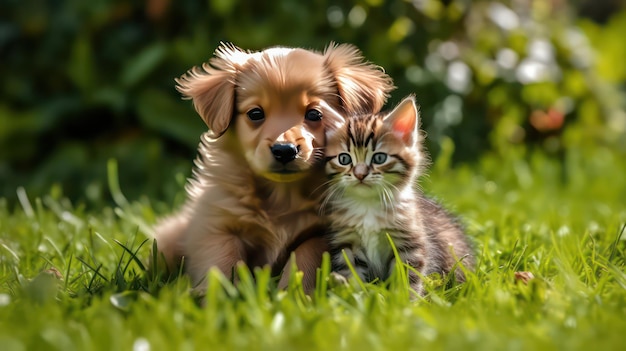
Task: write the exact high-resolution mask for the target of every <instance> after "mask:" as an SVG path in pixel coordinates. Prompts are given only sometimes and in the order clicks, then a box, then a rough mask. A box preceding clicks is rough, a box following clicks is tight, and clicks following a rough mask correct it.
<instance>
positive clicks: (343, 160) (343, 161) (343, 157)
mask: <svg viewBox="0 0 626 351" xmlns="http://www.w3.org/2000/svg"><path fill="white" fill-rule="evenodd" d="M337 161H339V164H340V165H343V166H347V165H349V164H351V163H352V157H350V155H348V154H347V153H345V152H344V153H341V154H339V155H337Z"/></svg>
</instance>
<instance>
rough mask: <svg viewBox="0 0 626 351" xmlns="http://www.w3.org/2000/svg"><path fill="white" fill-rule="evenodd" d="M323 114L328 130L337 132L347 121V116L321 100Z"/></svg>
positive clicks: (325, 127)
mask: <svg viewBox="0 0 626 351" xmlns="http://www.w3.org/2000/svg"><path fill="white" fill-rule="evenodd" d="M320 107H321V108H322V115H323V121H324V129H325V130H326V132H335V131H336V130H338V129H340V128H341V127H342V126H343V124H344V123H345V121H346V118H345V117H344V116H343V115H341V114H340V113H339V112H337V111H336V110H335V109H334V108H332V107H331V106H330V105H329V104H327V103H326V102H325V101H320Z"/></svg>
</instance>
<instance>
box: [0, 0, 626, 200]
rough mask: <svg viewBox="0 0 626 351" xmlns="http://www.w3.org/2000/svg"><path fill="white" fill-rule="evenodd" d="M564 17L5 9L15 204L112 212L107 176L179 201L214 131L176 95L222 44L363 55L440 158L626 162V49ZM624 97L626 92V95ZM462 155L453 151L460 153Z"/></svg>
mask: <svg viewBox="0 0 626 351" xmlns="http://www.w3.org/2000/svg"><path fill="white" fill-rule="evenodd" d="M575 10H576V9H575V8H572V7H570V5H569V4H568V3H567V2H563V1H503V2H499V1H473V2H472V1H469V0H447V1H439V0H415V1H406V0H391V1H383V0H357V1H333V2H331V1H328V0H315V1H308V2H305V1H298V0H278V1H274V2H261V1H244V0H209V1H192V0H178V1H172V0H146V1H121V0H96V1H89V2H85V1H79V0H66V1H49V0H26V1H18V0H4V1H2V2H1V3H0V62H1V63H0V77H2V80H1V81H0V197H8V198H14V194H15V189H16V187H17V186H19V185H23V186H25V187H26V189H27V191H28V192H29V193H31V194H41V193H43V192H45V191H47V189H49V188H50V185H51V184H60V185H61V186H62V189H63V191H64V192H65V194H66V195H68V196H70V197H72V198H81V199H85V200H88V201H90V202H91V201H96V202H97V201H102V200H103V199H106V198H108V195H107V194H108V192H107V189H106V185H105V184H106V160H107V159H109V158H116V159H118V161H119V164H120V176H121V183H122V189H123V190H124V192H125V193H126V194H127V195H128V196H129V197H131V198H136V197H138V196H140V195H141V194H146V193H147V194H150V195H151V196H154V197H156V198H165V199H171V198H172V197H173V195H174V194H175V193H176V192H177V191H179V190H180V183H181V182H182V179H179V182H178V183H175V182H172V179H174V178H173V175H174V174H177V173H182V174H188V173H189V169H190V166H191V160H192V158H193V156H194V154H195V146H196V143H197V141H198V140H199V135H200V133H202V132H203V131H204V129H205V126H204V125H203V123H202V122H201V120H200V119H199V118H198V117H197V116H196V115H195V112H194V110H193V108H192V107H191V104H190V103H189V102H185V101H180V97H179V96H178V94H177V93H176V92H175V90H174V82H173V79H174V78H175V77H177V76H180V75H181V74H183V73H184V72H185V71H186V70H187V69H189V68H191V67H192V66H194V65H198V64H200V63H202V62H204V61H206V60H207V59H208V58H209V57H210V56H211V54H212V52H213V50H214V49H215V47H216V46H217V45H218V44H219V42H220V41H231V42H233V43H235V44H236V45H238V46H240V47H242V48H245V49H251V50H257V49H262V48H265V47H268V46H273V45H285V46H300V47H306V48H314V49H318V50H322V49H323V48H324V47H325V46H326V45H327V44H328V43H329V42H330V41H337V42H349V43H353V44H355V45H357V46H358V47H359V48H360V49H361V50H363V52H364V55H365V56H366V57H367V59H369V60H370V61H372V62H374V63H376V64H378V65H380V66H382V67H384V68H385V70H386V71H387V72H388V73H389V74H390V75H391V76H392V77H393V78H394V80H395V82H396V85H397V86H398V89H397V90H396V91H395V92H394V93H393V97H392V99H391V100H390V103H395V102H397V101H399V100H400V99H401V98H402V97H404V96H405V95H408V94H410V93H415V94H416V95H417V98H418V100H419V102H420V104H421V105H422V115H423V126H424V128H425V129H426V130H427V132H428V138H429V148H430V150H431V153H433V154H434V155H435V156H436V155H437V154H438V153H439V152H440V151H441V150H442V147H443V148H444V149H445V148H446V147H447V148H448V149H449V148H451V147H454V148H455V150H456V151H455V152H454V161H455V162H459V161H472V160H475V159H477V158H478V157H479V156H480V154H481V153H482V152H485V151H487V150H492V151H494V152H496V153H500V154H502V155H503V156H506V155H508V154H509V151H510V150H511V149H516V150H517V149H520V148H521V149H525V148H527V147H532V148H535V147H538V148H543V149H545V150H546V152H548V153H552V154H555V155H559V154H561V152H562V151H563V150H564V149H566V148H567V147H569V146H571V145H579V146H585V145H589V146H593V145H598V144H601V145H608V146H610V147H616V148H620V149H621V150H626V137H625V132H624V131H625V130H626V115H625V113H624V109H623V107H624V106H623V103H622V101H623V100H624V99H623V88H624V81H625V78H626V72H625V70H624V66H623V64H622V62H623V57H624V54H623V51H624V46H623V45H622V43H623V33H624V29H625V28H626V12H624V11H622V12H621V13H619V14H616V15H615V16H613V17H611V19H610V20H609V22H608V23H607V24H606V25H599V24H597V23H595V22H593V21H592V20H589V19H585V20H582V21H581V20H579V19H577V18H576V17H577V16H576V14H575ZM620 88H622V89H621V90H620ZM450 141H453V143H451V142H450Z"/></svg>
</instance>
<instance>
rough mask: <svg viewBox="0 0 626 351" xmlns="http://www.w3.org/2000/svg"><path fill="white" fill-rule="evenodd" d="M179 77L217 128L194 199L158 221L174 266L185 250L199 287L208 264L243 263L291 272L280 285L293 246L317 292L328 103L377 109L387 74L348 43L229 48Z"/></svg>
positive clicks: (203, 150)
mask: <svg viewBox="0 0 626 351" xmlns="http://www.w3.org/2000/svg"><path fill="white" fill-rule="evenodd" d="M176 82H177V89H178V91H180V92H181V93H182V94H183V96H184V97H185V98H187V99H190V100H192V101H193V105H194V107H195V109H196V111H197V112H198V114H199V115H200V117H202V119H203V120H204V122H205V123H206V124H207V126H208V127H209V131H208V132H206V133H204V134H203V135H202V137H201V141H200V145H199V147H198V157H197V159H196V160H195V167H194V169H193V175H192V177H191V179H189V181H188V184H187V187H186V191H187V195H188V198H187V201H186V203H185V204H184V206H183V208H182V209H181V210H180V212H178V213H177V214H175V215H173V216H171V217H169V218H166V219H165V220H163V221H161V223H160V224H158V225H157V226H156V228H155V233H154V235H155V239H156V241H157V246H158V250H159V251H160V254H161V257H163V258H164V259H165V263H166V264H167V267H168V268H169V269H170V270H173V269H175V267H176V266H177V265H178V264H179V263H180V261H181V257H183V256H184V257H185V259H184V263H185V268H186V272H187V273H188V274H189V276H190V277H191V281H192V284H193V285H194V287H195V288H196V289H197V290H199V291H200V292H202V291H203V290H204V288H205V285H206V281H205V279H206V274H207V272H208V270H209V269H211V268H213V267H215V268H217V269H219V270H220V271H222V272H223V273H224V274H225V275H226V276H228V277H231V276H232V274H233V270H234V267H235V266H236V265H237V264H238V263H239V262H243V263H244V264H247V265H248V266H249V267H257V266H266V265H268V266H270V267H272V271H273V272H274V273H276V274H279V273H281V272H283V277H282V278H281V281H280V282H279V285H282V286H284V285H285V284H286V278H287V277H288V276H289V273H286V272H284V270H287V269H289V267H291V262H288V259H289V257H290V254H291V252H294V253H295V258H296V262H295V264H296V267H297V268H298V269H299V270H301V271H303V273H304V278H303V285H304V287H305V289H307V290H310V289H312V288H313V287H314V286H315V271H316V268H317V267H318V266H319V264H320V262H321V257H322V253H323V252H324V251H325V250H326V243H325V241H324V240H323V239H322V238H321V236H322V234H323V233H324V227H323V225H322V222H321V220H320V218H319V215H318V208H317V205H316V201H315V199H314V198H313V196H312V192H313V191H314V190H316V189H317V188H318V187H320V186H321V185H322V183H323V181H324V179H325V176H324V171H323V168H322V167H323V166H322V161H323V160H322V159H323V154H324V145H325V125H326V123H328V121H326V120H325V119H326V116H324V115H323V113H322V109H321V108H320V106H321V104H327V105H329V106H331V107H332V108H334V109H337V110H339V111H343V112H345V114H346V115H350V114H354V113H364V112H368V111H369V112H375V111H378V110H380V109H381V108H382V106H383V104H384V103H385V101H386V99H387V96H388V93H389V91H391V89H393V85H392V82H391V79H390V78H389V77H388V76H387V75H386V74H385V73H384V72H383V71H382V70H381V69H380V68H379V67H377V66H374V65H372V64H371V63H368V62H364V59H363V57H362V55H361V53H360V52H359V51H358V50H357V49H356V48H355V47H353V46H351V45H346V44H343V45H336V44H331V45H330V46H328V47H327V48H326V50H325V51H324V52H322V53H320V52H315V51H309V50H304V49H299V48H284V47H276V48H270V49H266V50H263V51H259V52H248V51H244V50H241V49H240V48H237V47H235V46H233V45H231V44H222V45H221V46H220V47H218V48H217V50H216V51H215V54H214V57H213V58H211V59H210V60H209V62H208V63H205V64H203V65H202V66H201V67H194V68H192V69H191V70H189V71H188V72H187V73H186V74H185V75H183V76H182V77H180V78H178V79H177V80H176Z"/></svg>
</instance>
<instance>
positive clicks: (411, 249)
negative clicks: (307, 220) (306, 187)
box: [322, 96, 474, 294]
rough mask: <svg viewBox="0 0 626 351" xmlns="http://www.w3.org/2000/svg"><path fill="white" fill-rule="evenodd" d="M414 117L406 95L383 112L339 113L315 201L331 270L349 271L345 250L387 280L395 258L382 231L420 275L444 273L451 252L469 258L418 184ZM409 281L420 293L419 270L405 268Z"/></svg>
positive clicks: (364, 274) (452, 225)
mask: <svg viewBox="0 0 626 351" xmlns="http://www.w3.org/2000/svg"><path fill="white" fill-rule="evenodd" d="M418 118H419V113H418V110H417V107H416V105H415V100H414V98H413V97H412V96H411V97H408V98H406V99H404V100H403V101H402V102H401V103H400V104H399V105H398V107H396V108H395V109H394V110H393V111H391V112H389V113H378V114H369V115H361V116H354V117H349V118H346V122H345V123H344V124H343V125H341V126H338V127H337V128H336V130H333V131H331V132H330V133H329V135H328V143H327V147H326V156H327V163H326V173H327V175H328V176H329V187H328V190H327V191H326V193H325V194H324V197H323V202H322V207H323V209H324V211H325V213H327V215H328V218H329V219H330V222H331V226H330V227H331V235H330V244H331V256H332V263H333V270H334V271H335V272H337V273H338V274H340V275H343V276H345V277H349V276H350V275H351V273H350V270H349V268H348V263H347V262H346V261H345V259H344V255H343V253H342V251H345V253H346V255H347V257H348V259H349V261H350V264H351V265H352V266H353V267H354V268H355V270H356V272H357V273H358V275H359V277H360V278H361V279H362V280H364V281H367V282H371V281H374V280H376V279H379V280H383V281H384V280H385V279H387V278H388V277H389V276H390V274H391V272H393V270H394V266H395V262H396V261H395V258H394V256H393V251H392V248H391V245H390V244H389V241H388V239H387V234H389V235H390V237H391V239H392V240H393V242H394V245H395V247H396V248H397V250H398V252H399V256H400V259H401V260H402V262H405V263H407V264H409V265H410V266H412V267H413V268H415V270H416V271H418V272H419V273H420V274H422V275H428V274H431V273H435V272H436V273H440V274H448V273H450V272H451V271H452V270H453V267H454V265H455V264H456V262H457V260H458V259H463V264H464V265H465V266H466V267H470V268H471V266H472V265H473V261H474V259H473V256H472V253H471V248H470V245H469V242H468V239H467V237H466V236H465V234H464V233H463V230H462V229H461V227H460V226H459V225H458V223H457V222H456V221H455V219H454V218H453V217H452V216H450V215H449V214H448V213H447V212H446V211H445V210H444V209H443V208H442V207H441V206H440V205H439V204H437V203H436V202H434V201H433V200H431V199H429V198H427V197H425V196H424V195H423V194H422V193H421V192H420V190H419V189H418V187H417V184H416V178H417V177H418V176H419V174H420V171H421V168H422V165H423V164H424V163H425V162H424V158H425V156H424V152H423V151H422V149H421V140H420V138H421V135H420V133H419V120H418ZM338 120H339V119H338ZM455 274H456V278H457V281H462V280H464V276H463V274H462V272H461V271H460V270H456V272H455ZM409 280H410V283H411V288H412V289H413V290H414V291H416V292H417V293H418V294H423V289H422V283H421V279H420V278H419V275H418V274H415V273H414V272H412V271H411V270H409Z"/></svg>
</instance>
